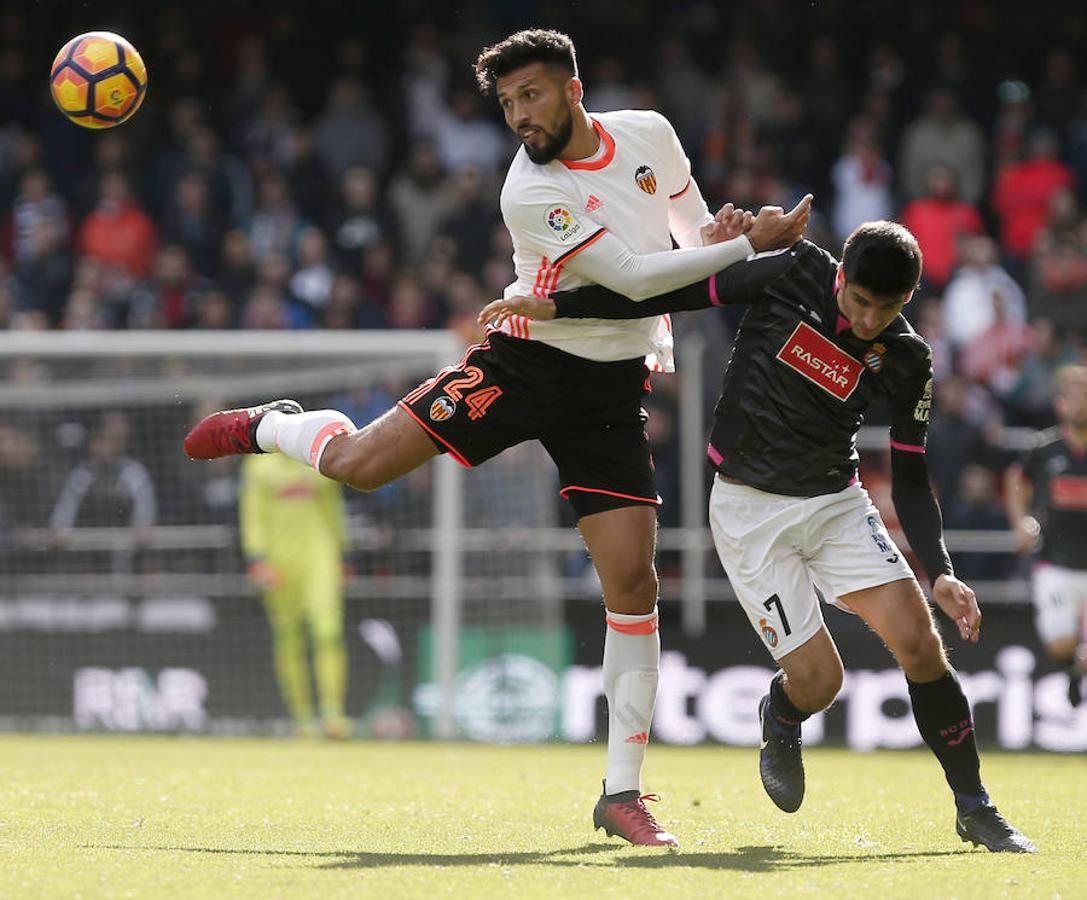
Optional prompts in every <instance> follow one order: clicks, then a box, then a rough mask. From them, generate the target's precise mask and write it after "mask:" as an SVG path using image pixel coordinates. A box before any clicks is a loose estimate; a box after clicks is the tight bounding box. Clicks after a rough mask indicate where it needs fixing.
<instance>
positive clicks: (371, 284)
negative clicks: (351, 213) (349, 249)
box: [359, 239, 509, 314]
mask: <svg viewBox="0 0 1087 900" xmlns="http://www.w3.org/2000/svg"><path fill="white" fill-rule="evenodd" d="M395 277H396V259H395V256H394V254H393V248H392V245H391V244H390V243H389V242H388V241H387V240H384V239H382V240H380V241H376V242H375V243H373V244H371V245H370V246H368V247H367V248H366V249H365V250H363V251H362V274H361V275H360V278H359V280H360V282H361V283H362V294H363V298H364V302H366V303H368V304H370V305H372V306H374V307H376V308H377V309H380V310H382V311H383V312H384V313H386V314H387V313H388V309H389V305H390V303H391V300H392V287H393V279H394V278H395ZM506 283H507V284H508V283H509V282H506Z"/></svg>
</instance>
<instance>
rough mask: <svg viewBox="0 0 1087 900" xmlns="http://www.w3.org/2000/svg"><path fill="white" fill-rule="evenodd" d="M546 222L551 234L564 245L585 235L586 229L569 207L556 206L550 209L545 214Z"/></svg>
mask: <svg viewBox="0 0 1087 900" xmlns="http://www.w3.org/2000/svg"><path fill="white" fill-rule="evenodd" d="M544 221H545V222H546V223H547V227H548V228H550V229H551V232H552V233H553V234H554V235H555V236H556V237H557V238H558V239H559V240H560V241H562V242H563V243H566V242H567V241H571V240H573V239H574V238H575V237H577V236H578V235H579V234H584V232H585V228H584V226H583V225H582V224H581V222H579V221H578V220H577V219H575V218H574V214H573V213H572V212H570V208H569V207H567V206H561V205H556V206H552V207H549V208H548V210H547V212H546V213H544Z"/></svg>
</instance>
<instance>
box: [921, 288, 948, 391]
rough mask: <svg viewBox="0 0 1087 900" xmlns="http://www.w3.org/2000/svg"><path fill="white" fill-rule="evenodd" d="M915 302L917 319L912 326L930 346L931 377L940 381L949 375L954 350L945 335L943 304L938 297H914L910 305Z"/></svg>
mask: <svg viewBox="0 0 1087 900" xmlns="http://www.w3.org/2000/svg"><path fill="white" fill-rule="evenodd" d="M914 304H917V313H916V315H917V320H916V322H915V323H914V328H916V329H917V333H918V334H920V335H921V337H923V338H924V339H925V343H926V344H928V345H929V347H931V348H932V377H933V379H934V380H935V381H937V382H940V381H943V380H944V379H945V378H947V377H949V376H950V375H951V371H952V363H953V362H954V351H953V350H952V349H951V341H949V340H948V337H947V328H946V327H945V324H944V304H943V301H942V300H940V298H939V297H921V298H915V299H914V300H912V301H911V302H910V306H913V305H914Z"/></svg>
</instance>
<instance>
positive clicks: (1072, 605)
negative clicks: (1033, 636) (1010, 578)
mask: <svg viewBox="0 0 1087 900" xmlns="http://www.w3.org/2000/svg"><path fill="white" fill-rule="evenodd" d="M1032 581H1033V582H1034V584H1033V587H1034V624H1035V626H1036V627H1037V628H1038V637H1040V638H1041V639H1042V642H1043V643H1045V644H1049V643H1052V642H1053V641H1056V640H1060V639H1061V638H1069V637H1076V636H1078V635H1080V634H1081V627H1080V626H1081V621H1082V617H1083V609H1084V606H1085V605H1087V571H1083V570H1081V569H1066V568H1065V567H1064V566H1055V565H1052V564H1051V563H1041V564H1039V565H1037V566H1035V567H1034V574H1033V578H1032Z"/></svg>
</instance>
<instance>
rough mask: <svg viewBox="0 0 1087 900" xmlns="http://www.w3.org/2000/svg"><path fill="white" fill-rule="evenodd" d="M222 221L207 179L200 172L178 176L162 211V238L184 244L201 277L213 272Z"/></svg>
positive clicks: (217, 259) (182, 245) (221, 232)
mask: <svg viewBox="0 0 1087 900" xmlns="http://www.w3.org/2000/svg"><path fill="white" fill-rule="evenodd" d="M222 235H223V223H222V220H221V219H220V218H219V215H218V213H217V212H216V210H215V208H214V206H213V205H212V202H211V194H210V191H209V188H208V182H207V180H206V179H205V177H204V176H203V175H201V174H200V173H199V172H187V173H186V174H184V175H182V176H181V178H179V179H178V182H177V187H176V188H175V189H174V193H173V196H172V197H171V198H170V199H169V200H168V201H167V205H166V210H165V213H164V215H163V223H162V239H163V240H164V241H168V242H170V243H175V244H178V245H180V246H181V247H184V248H185V251H186V252H187V253H188V256H189V259H190V260H191V262H192V264H193V268H194V269H195V270H196V271H197V272H199V273H200V274H201V275H203V276H204V277H211V276H213V275H214V274H215V272H216V270H217V269H218V265H219V246H220V243H221V241H222Z"/></svg>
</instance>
